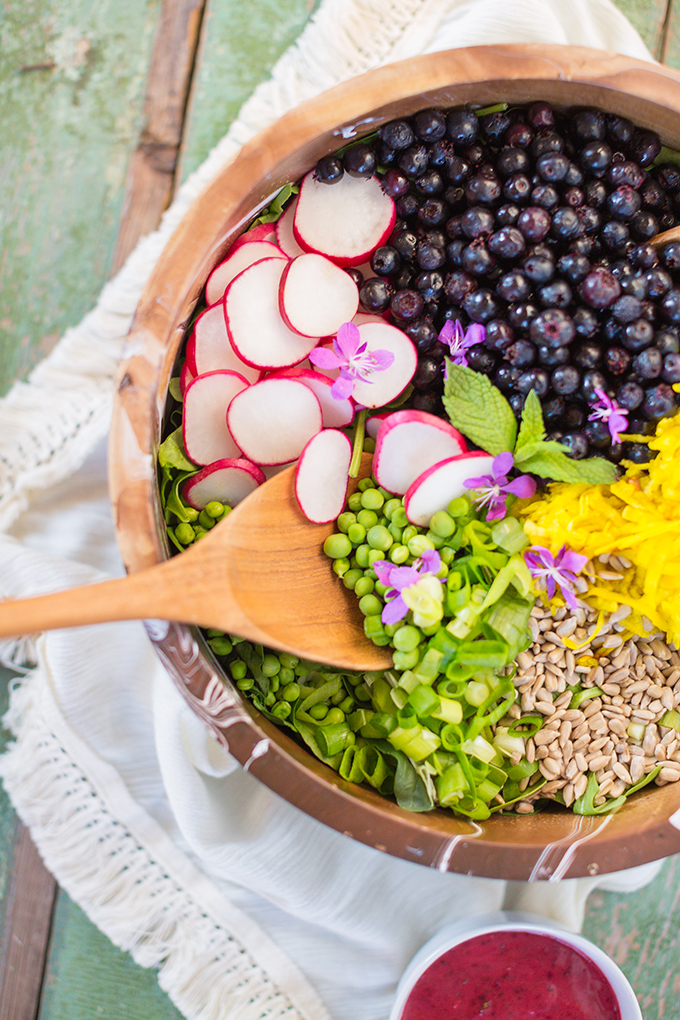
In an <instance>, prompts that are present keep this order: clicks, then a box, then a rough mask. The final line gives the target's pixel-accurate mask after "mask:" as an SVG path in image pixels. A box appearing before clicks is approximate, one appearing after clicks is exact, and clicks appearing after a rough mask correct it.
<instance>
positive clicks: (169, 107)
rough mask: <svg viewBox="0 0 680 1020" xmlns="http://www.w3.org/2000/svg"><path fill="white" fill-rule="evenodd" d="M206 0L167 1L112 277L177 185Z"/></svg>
mask: <svg viewBox="0 0 680 1020" xmlns="http://www.w3.org/2000/svg"><path fill="white" fill-rule="evenodd" d="M204 5H205V0H164V2H163V6H162V8H161V14H160V20H159V24H158V28H157V31H156V36H155V40H154V47H153V52H152V55H151V63H150V66H149V76H148V79H147V87H146V96H145V100H144V117H145V122H144V126H143V128H142V130H141V133H140V137H139V141H138V143H137V147H136V149H135V151H134V153H133V155H132V159H131V161H130V166H129V168H128V174H127V180H126V184H125V200H124V203H123V210H122V213H121V220H120V228H119V231H118V237H117V240H116V247H115V251H114V254H113V259H112V262H111V272H112V273H115V272H116V270H117V269H119V268H120V266H122V264H123V263H124V261H125V259H126V258H127V256H128V255H129V254H130V252H131V251H132V250H133V248H134V247H135V245H136V244H137V241H138V240H139V238H140V237H143V236H144V234H147V233H149V232H150V231H152V230H155V229H156V227H157V226H158V223H159V220H160V217H161V214H162V213H163V212H164V210H165V209H166V208H167V206H168V204H169V202H170V199H171V197H172V193H173V189H174V184H175V169H176V166H177V157H178V153H179V146H180V141H181V138H182V130H183V126H184V113H185V110H186V105H187V98H188V94H189V86H190V83H191V75H192V72H193V68H194V61H195V57H196V47H197V45H198V39H199V35H200V28H201V22H202V19H203V10H204Z"/></svg>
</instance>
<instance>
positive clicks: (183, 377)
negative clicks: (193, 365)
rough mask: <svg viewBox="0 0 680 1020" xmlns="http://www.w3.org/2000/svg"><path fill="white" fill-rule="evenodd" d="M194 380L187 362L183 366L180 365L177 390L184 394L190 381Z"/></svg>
mask: <svg viewBox="0 0 680 1020" xmlns="http://www.w3.org/2000/svg"><path fill="white" fill-rule="evenodd" d="M195 378H196V376H195V375H194V374H193V372H192V371H191V369H190V368H189V362H188V361H185V362H184V364H183V365H182V371H181V372H180V373H179V388H180V390H181V391H182V393H183V394H184V393H185V392H186V388H187V386H188V385H189V383H190V382H191V380H192V379H195Z"/></svg>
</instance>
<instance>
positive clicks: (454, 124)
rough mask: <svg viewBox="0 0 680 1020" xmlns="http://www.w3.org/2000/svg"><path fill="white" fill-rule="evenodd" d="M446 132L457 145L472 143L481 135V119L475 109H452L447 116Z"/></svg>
mask: <svg viewBox="0 0 680 1020" xmlns="http://www.w3.org/2000/svg"><path fill="white" fill-rule="evenodd" d="M446 133H447V135H448V137H449V138H450V139H451V141H452V142H454V144H455V145H460V146H465V145H471V144H472V142H475V141H476V140H477V138H478V136H479V119H478V117H477V114H476V113H475V112H474V111H473V110H452V111H451V112H450V113H449V114H447V117H446Z"/></svg>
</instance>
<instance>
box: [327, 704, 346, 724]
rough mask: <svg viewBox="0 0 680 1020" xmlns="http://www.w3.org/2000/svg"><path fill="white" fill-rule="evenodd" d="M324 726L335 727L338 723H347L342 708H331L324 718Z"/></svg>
mask: <svg viewBox="0 0 680 1020" xmlns="http://www.w3.org/2000/svg"><path fill="white" fill-rule="evenodd" d="M323 721H324V724H326V725H328V726H334V725H335V724H336V723H341V722H344V721H345V713H344V712H343V711H342V709H341V708H330V709H329V710H328V714H327V715H325V716H324V718H323Z"/></svg>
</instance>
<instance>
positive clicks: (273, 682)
mask: <svg viewBox="0 0 680 1020" xmlns="http://www.w3.org/2000/svg"><path fill="white" fill-rule="evenodd" d="M280 686H281V681H280V680H279V678H278V676H276V674H275V675H274V676H272V677H270V678H269V690H270V691H271V692H272V694H276V692H277V691H278V689H279V687H280Z"/></svg>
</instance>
